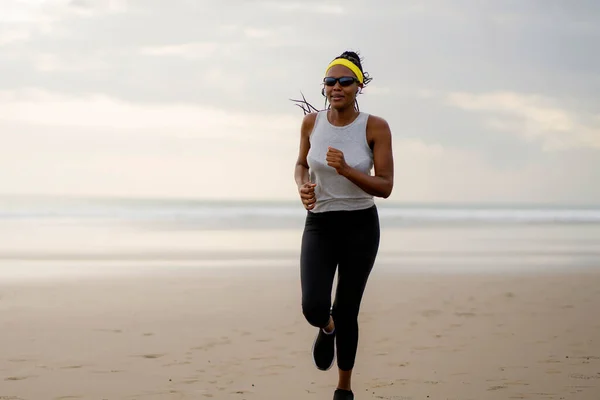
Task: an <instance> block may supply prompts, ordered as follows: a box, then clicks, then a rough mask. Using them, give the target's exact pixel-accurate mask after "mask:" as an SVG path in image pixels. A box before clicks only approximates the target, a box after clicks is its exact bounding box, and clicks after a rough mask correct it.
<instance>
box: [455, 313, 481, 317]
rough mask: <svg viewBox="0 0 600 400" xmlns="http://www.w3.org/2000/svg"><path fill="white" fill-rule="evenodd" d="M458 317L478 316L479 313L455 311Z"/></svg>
mask: <svg viewBox="0 0 600 400" xmlns="http://www.w3.org/2000/svg"><path fill="white" fill-rule="evenodd" d="M454 315H456V316H457V317H476V316H477V314H475V313H472V312H456V313H454Z"/></svg>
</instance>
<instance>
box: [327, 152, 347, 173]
mask: <svg viewBox="0 0 600 400" xmlns="http://www.w3.org/2000/svg"><path fill="white" fill-rule="evenodd" d="M326 159H327V165H329V166H330V167H333V168H335V170H336V171H337V173H338V174H340V175H344V174H345V172H346V171H347V170H348V169H349V167H348V164H346V160H345V159H344V153H343V152H342V151H341V150H338V149H335V148H333V147H329V148H328V150H327V158H326Z"/></svg>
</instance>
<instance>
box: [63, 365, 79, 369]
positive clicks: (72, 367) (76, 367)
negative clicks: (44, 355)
mask: <svg viewBox="0 0 600 400" xmlns="http://www.w3.org/2000/svg"><path fill="white" fill-rule="evenodd" d="M79 368H83V365H67V366H66V367H60V369H79Z"/></svg>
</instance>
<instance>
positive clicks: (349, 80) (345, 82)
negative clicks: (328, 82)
mask: <svg viewBox="0 0 600 400" xmlns="http://www.w3.org/2000/svg"><path fill="white" fill-rule="evenodd" d="M353 83H354V79H352V78H350V77H344V78H340V85H342V86H350V85H352V84H353Z"/></svg>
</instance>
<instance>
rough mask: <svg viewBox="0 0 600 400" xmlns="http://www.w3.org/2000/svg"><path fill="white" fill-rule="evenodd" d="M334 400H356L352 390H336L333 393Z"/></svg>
mask: <svg viewBox="0 0 600 400" xmlns="http://www.w3.org/2000/svg"><path fill="white" fill-rule="evenodd" d="M333 400H354V393H352V391H351V390H344V389H336V390H335V392H333Z"/></svg>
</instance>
